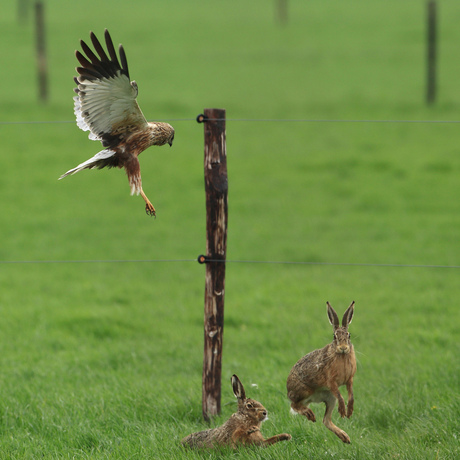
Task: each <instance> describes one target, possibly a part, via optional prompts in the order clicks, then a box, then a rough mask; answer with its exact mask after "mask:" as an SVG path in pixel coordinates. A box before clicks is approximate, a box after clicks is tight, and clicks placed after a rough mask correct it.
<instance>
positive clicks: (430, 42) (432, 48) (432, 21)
mask: <svg viewBox="0 0 460 460" xmlns="http://www.w3.org/2000/svg"><path fill="white" fill-rule="evenodd" d="M436 9H437V4H436V0H428V3H427V78H426V102H427V104H433V103H434V102H435V99H436Z"/></svg>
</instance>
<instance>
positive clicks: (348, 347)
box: [286, 302, 356, 443]
mask: <svg viewBox="0 0 460 460" xmlns="http://www.w3.org/2000/svg"><path fill="white" fill-rule="evenodd" d="M354 304H355V303H354V302H352V303H351V305H350V306H349V307H348V309H347V311H346V312H345V314H344V315H343V319H342V326H340V324H339V318H338V316H337V313H336V312H335V310H334V309H333V308H332V307H331V305H330V304H329V302H327V315H328V317H329V321H330V323H331V324H332V326H333V328H334V339H333V341H332V343H330V344H329V345H326V346H325V347H324V348H321V349H320V350H314V351H312V352H311V353H308V354H307V355H305V356H304V357H303V358H301V359H300V360H299V361H297V363H296V364H295V365H294V367H293V368H292V369H291V372H290V374H289V377H288V379H287V385H286V386H287V394H288V398H289V399H290V400H291V412H292V413H294V414H301V415H305V417H307V419H308V420H311V421H312V422H316V417H315V414H314V413H313V411H312V410H311V409H310V408H309V407H308V406H309V404H310V403H321V402H324V403H325V404H326V412H325V414H324V418H323V423H324V425H325V426H326V428H328V429H329V430H331V431H332V432H333V433H335V434H336V435H337V436H338V437H339V438H340V439H341V440H342V441H343V442H345V443H350V437H349V436H348V434H347V433H345V431H343V430H341V429H340V428H338V427H337V426H335V425H334V424H333V423H332V420H331V415H332V411H333V410H334V407H335V403H336V401H337V400H339V414H340V416H341V417H345V416H347V417H348V418H349V417H351V414H353V376H354V375H355V372H356V358H355V352H354V349H353V345H352V344H351V342H350V334H349V332H348V326H349V324H350V323H351V320H352V319H353V312H354ZM342 385H346V386H347V391H348V405H347V408H345V402H344V400H343V397H342V395H341V394H340V391H339V387H341V386H342Z"/></svg>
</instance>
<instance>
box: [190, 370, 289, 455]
mask: <svg viewBox="0 0 460 460" xmlns="http://www.w3.org/2000/svg"><path fill="white" fill-rule="evenodd" d="M231 381H232V387H233V394H234V395H235V396H236V397H237V398H238V411H237V412H236V413H234V414H233V415H232V416H231V417H230V418H229V419H228V420H227V421H226V422H225V423H224V424H223V425H221V426H219V427H217V428H211V429H209V430H204V431H199V432H197V433H192V434H190V435H188V436H187V437H185V438H184V439H182V441H181V443H182V445H184V446H187V447H194V448H213V447H218V446H232V447H233V448H236V447H238V446H239V445H257V446H262V447H266V446H269V445H271V444H275V443H276V442H279V441H288V440H290V439H291V435H290V434H286V433H283V434H277V435H275V436H272V437H271V438H268V439H265V438H264V437H263V436H262V433H261V432H260V427H261V425H262V422H264V421H265V420H267V409H265V407H264V406H262V404H260V402H258V401H255V400H254V399H249V398H246V394H245V391H244V387H243V384H242V383H241V382H240V380H239V378H238V377H237V376H236V375H233V376H232V379H231Z"/></svg>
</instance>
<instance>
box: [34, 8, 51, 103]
mask: <svg viewBox="0 0 460 460" xmlns="http://www.w3.org/2000/svg"><path fill="white" fill-rule="evenodd" d="M43 10H44V6H43V2H42V1H41V0H36V2H35V34H36V47H37V68H38V97H39V99H40V100H41V101H42V102H46V101H47V100H48V70H47V65H46V48H45V19H44V12H43Z"/></svg>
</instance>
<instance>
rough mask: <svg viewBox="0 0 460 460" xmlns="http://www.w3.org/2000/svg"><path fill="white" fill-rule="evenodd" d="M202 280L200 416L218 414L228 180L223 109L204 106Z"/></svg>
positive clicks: (199, 118)
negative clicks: (204, 238)
mask: <svg viewBox="0 0 460 460" xmlns="http://www.w3.org/2000/svg"><path fill="white" fill-rule="evenodd" d="M197 120H198V121H199V122H203V123H204V177H205V191H206V251H207V252H206V256H205V257H203V256H201V258H202V260H199V261H200V262H201V263H203V262H206V283H205V300H204V358H203V397H202V407H203V417H204V418H205V420H209V419H210V417H212V416H214V415H218V414H220V408H221V406H220V402H221V382H222V344H223V333H224V294H225V260H226V254H227V217H228V203H227V193H228V180H227V147H226V140H225V136H226V134H225V110H223V109H205V111H204V115H199V116H198V118H197Z"/></svg>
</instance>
